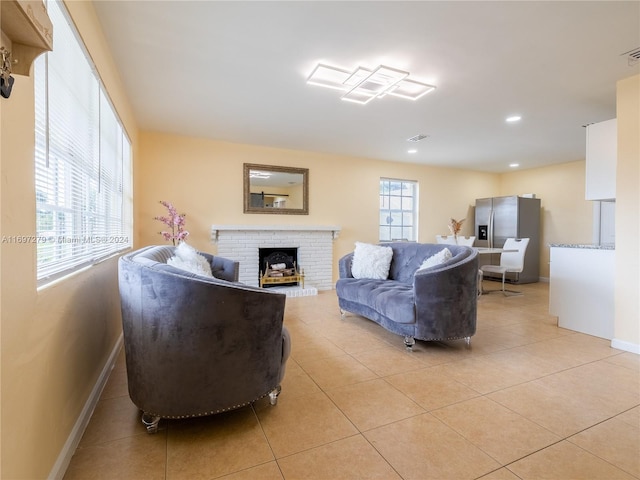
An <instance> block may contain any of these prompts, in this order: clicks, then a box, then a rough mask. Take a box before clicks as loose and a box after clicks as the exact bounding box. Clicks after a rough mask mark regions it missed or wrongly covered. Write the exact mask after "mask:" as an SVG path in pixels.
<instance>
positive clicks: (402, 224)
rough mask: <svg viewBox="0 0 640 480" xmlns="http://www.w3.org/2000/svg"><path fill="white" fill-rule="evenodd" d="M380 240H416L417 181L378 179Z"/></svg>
mask: <svg viewBox="0 0 640 480" xmlns="http://www.w3.org/2000/svg"><path fill="white" fill-rule="evenodd" d="M379 227H380V233H379V235H380V241H394V240H407V241H412V242H416V241H418V182H414V181H410V180H394V179H390V178H381V179H380V224H379Z"/></svg>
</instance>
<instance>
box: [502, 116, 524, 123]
mask: <svg viewBox="0 0 640 480" xmlns="http://www.w3.org/2000/svg"><path fill="white" fill-rule="evenodd" d="M520 120H522V117H521V116H520V115H512V116H511V117H507V118H506V120H505V121H506V122H509V123H513V122H519V121H520Z"/></svg>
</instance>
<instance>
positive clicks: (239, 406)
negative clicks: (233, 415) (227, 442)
mask: <svg viewBox="0 0 640 480" xmlns="http://www.w3.org/2000/svg"><path fill="white" fill-rule="evenodd" d="M276 388H278V387H273V388H271V389H270V390H269V391H268V392H267V393H265V394H263V395H260V396H259V397H257V398H255V399H254V400H250V401H248V402H244V403H241V404H239V405H234V406H232V407H227V408H221V409H218V410H212V411H210V412H204V413H192V414H190V415H162V414H160V413H152V412H147V411H146V410H145V413H147V414H149V415H151V416H153V417H160V418H169V419H174V420H177V419H181V418H196V417H207V416H209V415H215V414H216V413H223V412H228V411H230V410H236V409H238V408H241V407H246V406H247V405H250V404H252V403H255V402H257V401H258V400H260V399H261V398H264V397H266V396H267V395H269V393H271V392H272V391H273V390H275V389H276Z"/></svg>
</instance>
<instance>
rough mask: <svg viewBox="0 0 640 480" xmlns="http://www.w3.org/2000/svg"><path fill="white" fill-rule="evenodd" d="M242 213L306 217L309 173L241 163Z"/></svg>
mask: <svg viewBox="0 0 640 480" xmlns="http://www.w3.org/2000/svg"><path fill="white" fill-rule="evenodd" d="M243 180H244V185H243V186H244V213H265V214H284V215H309V169H308V168H295V167H280V166H275V165H259V164H255V163H245V164H244V172H243Z"/></svg>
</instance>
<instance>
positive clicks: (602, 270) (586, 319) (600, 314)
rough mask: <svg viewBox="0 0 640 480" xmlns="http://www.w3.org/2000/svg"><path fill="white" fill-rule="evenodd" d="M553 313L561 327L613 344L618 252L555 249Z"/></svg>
mask: <svg viewBox="0 0 640 480" xmlns="http://www.w3.org/2000/svg"><path fill="white" fill-rule="evenodd" d="M550 250H551V252H550V260H551V261H550V265H549V266H550V270H549V313H551V314H552V315H556V316H557V317H558V326H559V327H562V328H568V329H570V330H575V331H577V332H582V333H586V334H588V335H594V336H596V337H600V338H606V339H608V340H611V338H613V320H614V284H615V253H616V252H615V249H614V247H613V246H612V245H593V244H591V245H564V244H553V245H551V249H550Z"/></svg>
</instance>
